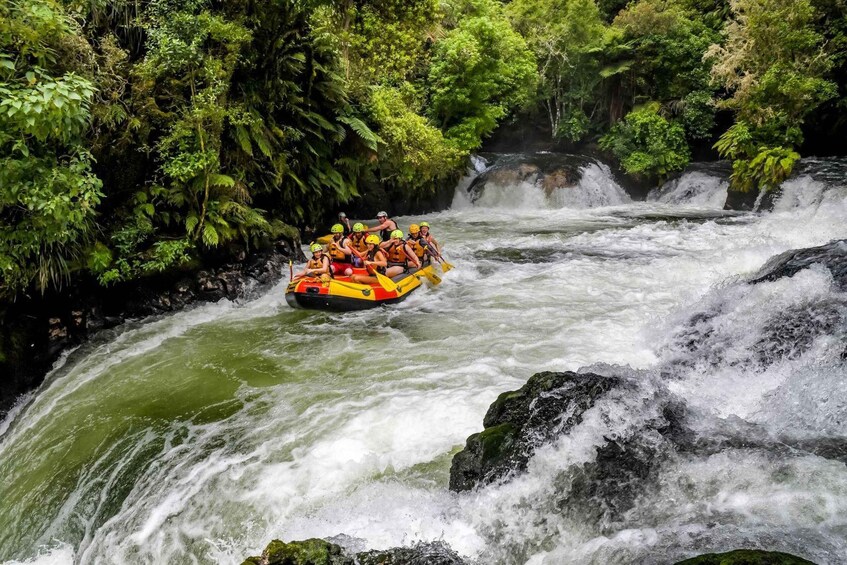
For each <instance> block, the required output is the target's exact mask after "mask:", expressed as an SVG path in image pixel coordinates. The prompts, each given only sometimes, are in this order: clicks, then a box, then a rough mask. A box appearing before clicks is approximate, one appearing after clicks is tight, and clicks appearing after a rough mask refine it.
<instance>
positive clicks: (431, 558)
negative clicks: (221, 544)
mask: <svg viewBox="0 0 847 565" xmlns="http://www.w3.org/2000/svg"><path fill="white" fill-rule="evenodd" d="M354 564H355V565H465V561H464V560H463V559H462V558H461V557H459V555H458V554H457V553H456V552H455V551H453V550H452V549H450V546H448V545H447V544H446V543H443V542H430V543H419V544H416V545H414V546H412V547H395V548H391V549H381V550H373V551H363V552H360V553H351V554H348V553H345V552H344V549H343V548H342V547H341V546H339V545H337V544H334V543H331V542H328V541H326V540H322V539H308V540H304V541H293V542H290V543H285V542H282V541H280V540H273V541H272V542H271V543H270V544H269V545H268V547H266V548H265V550H264V551H263V552H262V555H260V556H257V557H248V558H247V559H246V560H245V561H244V562H243V563H242V565H354Z"/></svg>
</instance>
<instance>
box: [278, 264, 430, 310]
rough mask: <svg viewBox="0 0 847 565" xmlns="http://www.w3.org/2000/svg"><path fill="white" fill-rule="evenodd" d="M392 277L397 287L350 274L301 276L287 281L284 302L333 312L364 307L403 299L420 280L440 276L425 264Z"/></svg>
mask: <svg viewBox="0 0 847 565" xmlns="http://www.w3.org/2000/svg"><path fill="white" fill-rule="evenodd" d="M356 272H358V273H360V274H365V270H364V269H356ZM391 280H392V281H394V283H395V285H396V289H395V290H390V291H389V290H386V289H385V288H383V286H382V285H380V284H378V283H373V284H359V283H354V282H353V281H351V280H350V277H346V276H340V277H335V278H332V279H328V280H321V279H319V278H317V277H304V278H302V279H297V280H293V281H291V282H290V283H288V288H287V289H286V290H285V301H286V302H288V305H289V306H291V307H292V308H307V309H311V310H330V311H334V312H346V311H349V310H366V309H368V308H375V307H377V306H381V305H383V304H397V303H398V302H402V301H404V300H406V297H408V296H409V294H411V293H412V291H413V290H415V289H416V288H418V287H420V286H421V284H422V280H434V281H439V280H440V279H439V277H438V275H437V274H436V272H435V267H434V266H433V265H427V266H426V267H423V268H421V269H414V270H412V271H409V272H408V273H404V274H402V275H397V276H396V277H394V278H393V279H391Z"/></svg>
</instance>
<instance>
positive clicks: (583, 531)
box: [0, 161, 847, 565]
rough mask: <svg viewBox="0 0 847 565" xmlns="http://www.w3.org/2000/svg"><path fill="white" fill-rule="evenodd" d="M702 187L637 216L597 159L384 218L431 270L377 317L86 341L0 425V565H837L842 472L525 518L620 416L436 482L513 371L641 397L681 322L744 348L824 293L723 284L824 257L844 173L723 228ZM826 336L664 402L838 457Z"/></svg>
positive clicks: (754, 480)
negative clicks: (721, 557) (756, 555)
mask: <svg viewBox="0 0 847 565" xmlns="http://www.w3.org/2000/svg"><path fill="white" fill-rule="evenodd" d="M818 165H819V166H818V169H821V168H824V169H825V168H827V166H829V165H833V163H830V162H827V161H824V162H822V163H818ZM835 165H837V166H841V167H843V165H844V164H843V163H835V164H834V165H833V166H835ZM807 168H809V170H812V171H815V170H818V169H815V163H807ZM830 168H831V167H830ZM845 168H847V167H845ZM827 170H828V169H827ZM715 175H716V173H715V174H712V173H711V172H710V170H709V168H708V167H705V168H703V169H702V170H692V171H691V172H689V173H686V175H685V176H684V177H683V178H682V179H680V180H679V181H677V182H676V183H675V184H673V185H668V186H666V187H665V188H664V189H663V190H662V191H659V192H656V193H654V194H652V195H651V197H650V198H649V199H648V201H647V202H633V201H631V200H630V198H629V197H628V196H627V195H626V193H625V192H624V191H623V190H622V189H621V188H620V187H619V186H618V185H617V184H616V183H615V182H614V180H613V179H612V177H611V175H610V173H609V171H608V169H607V168H605V166H602V165H599V164H593V165H588V166H586V167H584V169H583V172H582V180H581V181H580V182H579V185H578V186H576V187H574V188H566V189H559V190H556V191H553V192H552V193H550V194H546V193H545V192H544V191H543V190H541V189H540V188H538V187H536V186H534V185H533V184H532V183H526V182H525V183H521V184H520V185H514V186H499V185H491V186H488V187H486V189H485V191H484V192H483V193H482V196H481V197H480V198H479V199H478V200H476V201H475V202H474V203H471V202H470V200H469V198H468V197H467V196H466V195H465V192H464V190H463V188H464V186H467V183H464V184H463V185H462V186H460V188H459V189H458V190H457V196H456V199H455V201H454V204H453V206H452V208H451V209H450V210H447V211H444V212H440V213H436V214H430V215H427V216H426V217H419V218H418V217H416V218H399V219H398V221H399V223H400V224H401V226H403V227H404V228H405V227H407V226H408V224H409V223H411V221H413V220H421V219H427V220H428V221H429V222H430V223H431V224H432V225H433V230H434V233H435V235H436V237H437V238H438V239H439V240H440V241H441V242H442V243H443V244H444V246H445V255H446V256H447V258H448V259H449V260H450V261H451V262H452V263H453V264H454V265H455V269H453V270H452V271H450V272H449V273H447V274H446V275H445V276H444V282H443V283H442V284H441V285H440V286H438V287H435V288H425V289H421V290H420V291H418V292H416V293H415V294H413V295H412V296H410V298H409V299H408V300H407V301H406V302H404V303H402V304H400V305H397V306H395V307H390V308H384V309H376V310H372V311H365V312H357V313H347V314H328V313H320V312H309V311H297V310H292V309H290V308H289V307H288V306H287V305H286V303H285V300H284V298H283V290H284V285H285V283H286V282H287V281H281V282H280V284H279V285H278V286H276V287H274V288H272V289H271V290H270V291H268V292H267V293H265V294H263V295H262V296H259V297H257V298H255V299H252V300H250V301H245V302H242V303H230V302H226V301H224V302H221V303H217V304H210V305H203V306H199V307H196V308H193V309H191V310H189V311H185V312H182V313H179V314H175V315H171V316H168V317H164V318H162V319H157V320H153V321H149V322H147V323H144V324H135V325H128V326H126V327H123V328H120V329H119V330H115V331H112V332H110V333H107V334H103V335H101V336H100V337H99V338H98V339H97V340H96V341H95V342H92V343H90V344H88V345H86V346H84V347H82V348H80V349H78V350H76V351H74V352H72V353H71V354H70V355H69V356H68V357H67V359H66V361H65V362H64V363H63V364H60V366H58V367H57V368H56V369H55V370H54V371H53V372H52V373H51V374H50V375H49V376H48V378H47V380H46V381H45V383H44V385H43V386H41V387H40V388H39V389H38V390H37V391H36V392H35V393H34V394H32V395H31V396H29V397H28V398H26V399H25V400H24V401H22V402H21V404H20V405H19V406H18V407H17V408H16V409H15V410H13V412H12V413H11V414H10V416H9V417H7V419H6V421H4V422H3V423H2V424H0V433H2V436H0V476H2V477H3V481H2V482H1V483H0V560H6V561H7V562H25V563H36V562H37V563H186V564H187V563H212V562H213V563H235V562H240V561H239V560H240V559H242V558H244V557H245V556H247V555H255V554H257V553H258V552H260V551H261V548H263V547H264V545H265V544H267V542H268V541H270V540H271V539H273V538H280V539H285V540H293V539H304V538H307V537H333V536H339V535H342V537H340V538H335V539H336V540H337V541H341V542H342V543H343V544H345V545H347V546H350V547H358V548H360V549H362V548H387V547H392V546H398V545H404V544H405V545H408V544H411V543H414V542H416V541H419V540H444V541H445V542H447V543H448V544H449V545H450V546H451V547H452V548H453V549H454V550H456V551H457V552H459V553H460V554H462V555H464V556H468V557H470V558H474V559H478V560H479V562H481V563H524V562H529V563H532V564H540V563H579V564H597V565H600V564H607V563H621V564H624V563H647V562H658V563H662V562H667V560H669V559H671V558H681V557H684V556H688V555H690V554H691V553H692V552H694V551H695V550H697V551H699V550H706V549H731V548H733V547H735V546H740V545H751V544H752V545H763V546H767V547H770V548H773V549H781V550H786V551H790V550H793V551H794V552H795V553H798V554H801V555H803V556H806V557H808V558H811V559H815V560H817V562H818V563H819V564H821V565H823V564H827V563H833V564H835V563H843V562H845V556H847V468H845V465H844V463H843V462H841V461H837V460H834V459H828V458H824V457H819V456H814V455H809V454H802V453H801V454H797V453H790V454H785V453H777V452H772V453H769V452H763V451H761V450H759V451H756V450H745V449H743V448H733V449H726V450H722V451H720V452H718V453H715V454H712V455H710V456H703V457H694V456H689V457H682V456H680V457H677V458H674V459H672V460H671V462H669V463H667V464H665V466H664V467H663V468H662V470H661V484H662V485H663V487H662V488H660V489H655V490H651V491H649V492H645V493H644V496H642V497H640V498H639V500H637V501H636V503H635V505H634V507H633V508H632V509H631V510H630V511H629V512H627V513H626V514H625V516H624V517H623V518H622V519H621V520H619V521H617V522H615V523H613V524H608V523H603V524H600V523H592V522H591V521H590V520H585V519H580V517H579V516H575V515H574V513H573V512H562V511H561V508H559V509H558V510H557V508H554V507H551V506H550V505H549V504H545V503H544V501H545V500H546V499H548V498H549V497H550V496H551V495H552V494H553V492H552V491H553V490H554V489H556V488H558V487H557V486H556V485H557V484H558V483H557V481H556V480H554V479H555V478H556V477H559V476H561V474H562V472H563V469H567V468H568V466H570V465H574V464H577V463H578V462H579V461H580V458H586V457H588V458H590V457H591V453H592V449H591V448H592V446H593V445H594V443H595V442H596V441H597V437H598V434H603V433H608V430H606V429H605V428H604V427H603V426H606V427H608V428H609V429H612V430H613V429H614V428H615V427H626V426H627V425H629V424H628V422H629V421H630V420H631V419H637V418H638V417H639V415H638V413H637V408H633V407H627V406H626V405H622V406H620V407H618V409H617V410H618V411H617V412H615V411H614V410H612V411H611V412H609V413H608V414H606V416H607V418H606V420H605V423H604V424H602V425H599V427H597V428H596V429H589V428H588V425H587V424H586V426H585V429H583V430H582V431H581V432H580V433H577V434H572V437H570V438H569V441H568V442H566V443H562V444H560V445H556V446H552V447H550V448H549V449H546V450H543V452H540V453H539V454H538V455H536V457H535V459H534V460H533V461H532V462H531V465H530V468H529V470H528V472H527V474H526V475H525V476H523V477H520V478H519V479H517V480H515V481H511V482H509V483H507V484H503V485H495V486H490V487H486V488H483V489H480V490H478V491H475V492H470V493H462V494H456V493H452V492H450V491H449V490H448V489H447V481H448V474H449V468H450V460H451V457H452V455H453V454H454V453H455V452H456V451H458V450H459V449H460V448H461V446H463V445H464V441H465V438H466V437H467V436H468V435H470V434H471V433H474V432H477V431H479V430H481V429H482V418H483V415H484V414H485V411H486V409H487V408H488V406H489V404H490V403H491V402H492V401H493V400H494V399H495V398H496V397H497V395H498V394H499V393H500V392H503V391H505V390H510V389H515V388H517V387H519V386H521V384H522V383H523V382H525V381H526V379H527V378H529V377H530V376H531V375H532V374H533V373H535V372H537V371H541V370H576V369H578V368H580V367H583V366H587V365H593V364H597V363H603V364H608V365H617V366H621V367H622V368H623V369H622V370H626V371H630V372H631V373H632V374H633V375H636V376H637V377H638V378H643V379H644V380H645V382H646V381H651V380H656V381H657V382H658V381H660V377H659V374H660V373H661V371H659V370H658V368H659V367H665V368H666V367H668V366H670V365H679V363H680V357H685V355H688V354H687V353H686V352H685V351H680V350H679V348H675V347H674V345H673V343H674V336H675V335H677V334H678V332H679V331H680V328H681V327H682V325H684V320H686V319H687V318H688V317H690V316H691V314H692V313H695V312H697V311H700V310H703V309H709V308H713V307H714V305H715V304H718V303H721V304H723V305H724V306H723V307H722V308H723V309H722V312H723V314H722V315H721V316H720V317H719V319H717V320H716V321H715V322H714V324H715V327H714V328H713V329H714V330H715V332H717V334H714V332H713V333H712V334H709V335H713V334H714V335H718V336H722V340H717V339H715V343H714V344H713V346H714V347H715V348H719V349H723V350H725V352H726V356H729V357H731V356H733V355H735V356H740V355H742V354H743V350H744V348H745V347H746V345H745V344H747V341H745V340H748V338H750V336H751V335H753V336H754V337H755V335H759V334H761V333H762V332H764V331H765V330H766V328H765V327H763V322H762V320H763V319H764V318H762V316H761V313H762V312H763V311H770V310H772V309H788V308H791V307H792V306H796V305H798V304H803V303H804V301H808V300H810V299H813V298H814V297H816V296H817V297H825V298H826V297H832V296H834V295H837V294H839V293H838V291H837V290H834V289H833V288H832V281H831V278H829V275H828V274H827V273H826V272H823V271H821V270H815V269H812V270H808V271H804V272H802V273H800V274H798V275H796V276H795V277H793V278H791V279H784V280H779V281H775V282H773V283H762V284H760V285H756V286H755V287H751V286H749V285H744V284H743V278H744V277H747V276H750V275H752V274H753V273H755V272H756V271H757V270H758V269H759V268H761V267H762V265H763V264H764V263H765V262H766V261H767V260H768V259H769V258H771V257H772V256H774V255H776V254H778V253H780V252H783V251H786V250H789V249H795V248H801V247H808V246H814V245H820V244H823V243H826V242H828V241H830V240H831V239H834V238H844V237H847V223H845V221H844V218H845V217H847V192H845V191H844V190H843V189H839V188H837V187H836V186H834V185H835V184H838V182H839V181H838V179H839V178H840V179H841V180H842V182H843V178H844V177H843V176H841V175H839V174H832V175H830V176H831V177H833V178H834V179H835V180H833V178H830V177H825V175H824V177H825V178H824V177H821V178H823V180H819V179H818V178H817V177H815V176H814V175H812V174H801V175H800V176H799V177H798V178H795V179H792V180H790V181H788V182H787V183H786V185H785V186H784V187H783V196H782V197H781V198H780V199H779V200H778V201H777V202H776V206H775V210H774V211H773V212H768V213H761V214H758V213H755V214H754V213H744V214H742V213H733V212H724V211H722V210H721V209H720V208H721V206H722V204H723V198H724V196H725V191H726V183H725V182H724V181H723V180H722V179H721V178H719V177H718V176H715ZM810 297H811V298H810ZM842 330H843V329H842ZM842 330H839V331H842ZM757 332H758V333H757ZM833 333H834V331H833V332H830V334H833ZM840 336H841V334H838V335H825V336H823V337H821V338H820V339H818V340H817V341H816V342H815V343H814V344H813V346H812V347H810V348H809V349H808V350H806V351H804V352H801V353H800V354H798V355H796V356H793V357H792V358H790V359H785V360H781V361H779V362H775V363H771V364H764V363H763V364H760V365H759V366H751V365H749V364H746V365H744V366H743V368H742V367H741V366H740V365H739V364H737V363H731V362H729V361H726V362H720V363H717V364H715V363H711V364H710V363H699V362H696V360H694V361H692V362H690V363H687V364H683V365H684V367H685V369H684V370H679V371H677V373H678V374H676V376H675V377H674V378H673V379H672V380H671V381H670V382H668V383H666V384H663V385H661V386H667V388H668V389H669V390H670V391H671V392H672V393H673V394H675V395H678V396H679V397H680V398H682V399H684V400H685V401H686V402H687V403H688V404H689V405H690V406H691V407H692V408H693V409H695V410H696V411H699V413H702V414H703V420H702V422H703V426H702V429H701V430H700V432H701V433H709V431H708V430H709V429H710V426H712V425H713V422H714V421H720V422H723V423H724V424H726V425H729V426H736V427H740V426H744V425H753V424H755V425H757V426H760V427H762V428H763V429H766V430H773V431H774V432H775V433H776V432H777V431H782V432H785V431H790V432H792V433H796V434H800V435H804V437H806V436H808V437H824V436H825V437H843V436H845V435H847V433H845V432H847V418H845V417H844V416H845V415H847V386H845V384H847V372H846V371H845V368H844V365H843V361H839V360H838V359H834V358H833V356H832V354H831V352H830V349H831V345H832V344H831V342H832V341H837V340H838V339H841V337H843V336H841V337H840ZM710 343H711V342H710ZM821 406H823V408H821ZM610 410H611V409H610ZM651 559H652V560H654V561H650V560H651Z"/></svg>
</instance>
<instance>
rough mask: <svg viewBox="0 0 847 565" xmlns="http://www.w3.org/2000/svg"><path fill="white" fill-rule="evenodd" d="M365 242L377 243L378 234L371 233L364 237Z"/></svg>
mask: <svg viewBox="0 0 847 565" xmlns="http://www.w3.org/2000/svg"><path fill="white" fill-rule="evenodd" d="M365 243H373V244H374V245H379V236H378V235H376V234H375V233H372V234H371V235H369V236H368V237H366V238H365Z"/></svg>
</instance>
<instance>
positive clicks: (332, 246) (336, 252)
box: [328, 237, 350, 263]
mask: <svg viewBox="0 0 847 565" xmlns="http://www.w3.org/2000/svg"><path fill="white" fill-rule="evenodd" d="M345 239H347V238H346V237H342V238H341V239H340V240H338V241H335V239H334V238H333V240H332V241H330V242H329V251H328V253H329V258H330V259H332V260H333V261H336V262H339V263H347V262H349V261H350V259H348V257H347V255H346V254H345V253H344V251H342V250H341V248H342V247H343V246H344V240H345Z"/></svg>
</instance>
